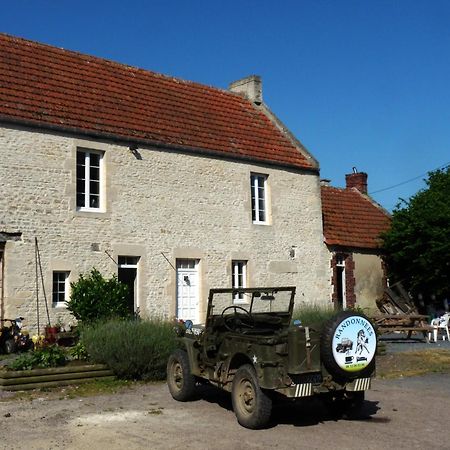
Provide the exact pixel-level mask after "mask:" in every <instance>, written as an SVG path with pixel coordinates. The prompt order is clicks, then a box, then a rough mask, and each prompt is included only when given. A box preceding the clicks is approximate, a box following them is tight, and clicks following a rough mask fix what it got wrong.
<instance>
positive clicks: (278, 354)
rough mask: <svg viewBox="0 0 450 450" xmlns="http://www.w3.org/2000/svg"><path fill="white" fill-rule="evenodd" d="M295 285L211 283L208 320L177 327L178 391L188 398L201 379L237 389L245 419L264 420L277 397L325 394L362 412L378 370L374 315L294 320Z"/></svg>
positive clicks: (172, 366)
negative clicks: (245, 286) (323, 320)
mask: <svg viewBox="0 0 450 450" xmlns="http://www.w3.org/2000/svg"><path fill="white" fill-rule="evenodd" d="M294 297H295V287H270V288H251V289H211V290H210V293H209V298H208V308H207V315H206V323H205V325H204V326H198V325H193V324H192V322H190V321H186V322H185V323H184V324H180V325H179V326H177V327H176V331H177V334H178V335H179V344H180V348H178V349H177V350H176V351H175V352H174V353H173V354H172V355H171V356H170V357H169V360H168V363H167V383H168V387H169V390H170V393H171V395H172V396H173V398H174V399H176V400H179V401H188V400H191V399H192V398H194V397H195V396H196V395H197V392H196V390H197V386H198V384H199V383H200V382H205V381H206V382H209V383H211V384H214V385H215V386H217V387H219V388H221V389H224V390H226V391H229V392H231V398H232V404H233V409H234V412H235V415H236V417H237V420H238V422H239V423H240V424H241V425H242V426H244V427H247V428H252V429H256V428H262V427H264V426H265V425H266V424H267V423H268V421H269V419H270V415H271V410H272V402H273V400H274V399H275V398H276V397H284V398H290V399H294V400H295V399H299V398H304V397H312V396H320V397H321V398H322V399H323V400H324V401H325V402H326V403H327V404H328V405H329V406H330V407H332V408H334V410H336V411H337V410H340V411H342V412H344V411H347V412H350V411H355V410H357V408H358V407H360V406H361V404H362V402H363V400H364V391H365V390H367V389H369V388H370V382H371V376H372V375H373V373H374V370H375V353H376V345H377V340H376V333H375V330H374V328H373V326H372V324H371V322H370V321H369V319H368V318H367V317H365V316H364V315H363V314H359V313H356V312H350V311H344V312H340V313H337V314H336V316H335V317H334V318H333V319H331V320H329V321H328V322H326V323H325V324H321V325H320V324H319V325H311V326H303V325H302V323H299V321H294V322H293V321H292V314H293V309H294ZM354 343H355V345H354Z"/></svg>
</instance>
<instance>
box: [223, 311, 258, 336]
mask: <svg viewBox="0 0 450 450" xmlns="http://www.w3.org/2000/svg"><path fill="white" fill-rule="evenodd" d="M229 309H233V310H234V314H225V312H226V311H228V310H229ZM238 310H240V311H242V312H243V313H244V315H245V317H244V319H245V320H246V321H248V323H245V322H242V321H241V319H240V318H239V317H237V315H238ZM221 316H222V318H223V325H224V326H225V328H226V329H227V330H228V331H236V329H237V328H238V327H239V326H243V327H247V328H254V326H255V320H254V319H253V317H252V315H251V314H250V313H249V312H248V311H247V310H246V309H245V308H243V307H242V306H237V305H231V306H227V307H226V308H225V309H224V310H223V311H222V315H221Z"/></svg>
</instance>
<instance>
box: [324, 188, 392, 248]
mask: <svg viewBox="0 0 450 450" xmlns="http://www.w3.org/2000/svg"><path fill="white" fill-rule="evenodd" d="M321 192H322V212H323V230H324V235H325V242H326V244H327V245H340V246H345V247H353V248H364V249H376V248H378V246H379V243H380V240H379V235H380V233H381V232H383V231H386V230H387V229H388V228H389V226H390V216H389V214H388V213H387V212H386V211H384V210H383V209H382V208H381V207H379V206H377V205H376V204H374V203H373V202H372V201H371V200H370V199H369V197H367V196H365V195H363V194H362V193H361V192H359V191H358V190H357V189H356V188H350V189H338V188H334V187H329V186H322V188H321Z"/></svg>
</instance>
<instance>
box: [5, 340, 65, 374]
mask: <svg viewBox="0 0 450 450" xmlns="http://www.w3.org/2000/svg"><path fill="white" fill-rule="evenodd" d="M65 363H66V354H65V352H64V350H63V349H62V348H61V347H58V346H57V345H51V346H49V347H44V348H39V349H37V350H34V351H30V352H28V353H24V354H22V355H20V356H19V357H18V358H16V359H15V360H14V361H12V362H11V364H9V366H8V367H9V368H10V369H12V370H31V369H36V368H40V369H46V368H48V367H58V366H64V364H65Z"/></svg>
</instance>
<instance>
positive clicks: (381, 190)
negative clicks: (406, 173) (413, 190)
mask: <svg viewBox="0 0 450 450" xmlns="http://www.w3.org/2000/svg"><path fill="white" fill-rule="evenodd" d="M449 166H450V162H448V163H445V164H443V165H442V166H440V167H436V169H433V170H429V171H428V172H425V173H423V174H422V175H418V176H417V177H414V178H411V179H409V180H406V181H402V182H401V183H397V184H394V185H392V186H389V187H387V188H383V189H378V191H373V192H369V194H370V195H372V194H378V193H379V192H384V191H388V190H389V189H394V188H396V187H398V186H403V185H404V184H407V183H410V182H411V181H414V180H417V179H419V178H422V177H424V176H425V175H428V173H429V172H434V171H435V170H439V169H446V168H447V167H449Z"/></svg>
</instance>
